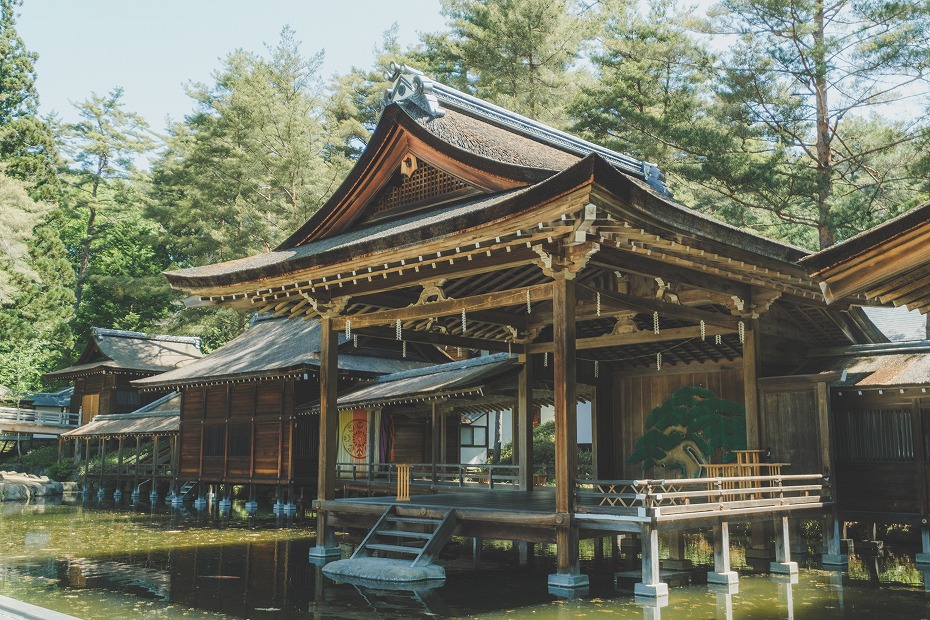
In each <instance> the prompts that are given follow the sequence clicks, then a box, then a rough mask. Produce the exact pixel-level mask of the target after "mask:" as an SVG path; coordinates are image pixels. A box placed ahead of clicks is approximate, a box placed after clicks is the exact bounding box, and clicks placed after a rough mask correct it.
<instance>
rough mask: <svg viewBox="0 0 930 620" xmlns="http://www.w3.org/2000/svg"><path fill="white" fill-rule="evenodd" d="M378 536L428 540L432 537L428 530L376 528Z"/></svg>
mask: <svg viewBox="0 0 930 620" xmlns="http://www.w3.org/2000/svg"><path fill="white" fill-rule="evenodd" d="M375 534H377V535H378V536H397V537H400V538H421V539H423V540H428V539H430V538H432V537H433V534H432V533H430V532H408V531H407V530H378V531H377V532H375Z"/></svg>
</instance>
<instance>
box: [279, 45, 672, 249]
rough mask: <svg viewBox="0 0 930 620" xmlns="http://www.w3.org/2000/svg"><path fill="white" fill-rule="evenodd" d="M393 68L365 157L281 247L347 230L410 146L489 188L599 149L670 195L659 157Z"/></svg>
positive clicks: (539, 174)
mask: <svg viewBox="0 0 930 620" xmlns="http://www.w3.org/2000/svg"><path fill="white" fill-rule="evenodd" d="M391 70H392V72H393V75H392V77H391V80H392V82H393V87H392V89H391V90H390V91H389V93H388V94H387V96H386V97H385V100H384V105H385V109H384V111H383V113H382V115H381V118H380V119H379V122H378V126H377V127H376V128H375V131H374V133H373V134H372V137H371V139H370V140H369V142H368V145H367V146H366V149H365V152H364V153H363V154H362V157H361V158H360V159H359V161H358V163H357V164H356V165H355V166H354V167H353V169H352V171H351V172H350V173H349V175H348V176H347V177H346V179H345V180H344V181H343V183H342V184H341V185H340V187H339V188H338V189H337V190H336V192H335V193H334V194H333V196H332V197H331V198H330V199H329V200H328V201H327V202H326V204H324V205H323V206H322V207H321V208H320V210H319V211H318V212H317V213H316V214H314V215H313V217H311V218H310V220H309V221H308V222H307V223H306V224H305V225H304V226H302V227H301V228H300V229H299V230H297V231H296V232H295V233H294V234H293V235H291V236H290V237H289V238H288V239H287V240H286V241H285V242H284V243H282V244H281V246H280V247H279V248H278V249H288V248H294V247H297V246H299V245H302V244H304V243H307V242H309V241H313V240H316V239H321V238H325V237H328V236H331V235H337V234H339V233H341V232H343V231H345V230H346V229H347V228H348V227H349V226H351V225H352V223H354V222H356V221H358V220H359V218H360V217H361V216H362V213H363V208H364V207H365V202H366V200H368V199H370V198H371V197H372V196H373V195H374V194H376V193H377V192H378V191H379V190H380V189H382V188H383V187H384V186H385V185H386V184H387V183H388V182H389V180H390V173H391V172H393V171H394V170H395V169H396V168H397V164H398V163H399V162H400V161H401V160H402V159H403V158H404V157H406V156H407V154H408V153H410V154H413V155H414V156H416V157H419V158H423V159H424V160H426V161H429V162H432V163H437V162H439V163H440V165H441V164H442V163H444V164H445V165H446V167H447V172H449V173H451V174H453V175H455V176H458V177H459V178H461V180H463V181H465V182H466V183H469V184H471V185H473V186H476V187H477V188H480V189H482V190H484V191H486V192H489V193H493V192H495V191H500V190H503V189H510V188H514V187H519V186H522V185H526V184H530V183H534V182H538V181H540V180H542V179H544V178H546V177H547V176H550V175H552V174H554V173H556V172H559V171H562V170H565V169H567V168H569V167H571V166H573V165H574V164H576V163H577V162H578V161H579V160H580V159H583V158H584V157H587V156H588V155H590V154H592V153H596V154H598V155H599V156H601V157H602V158H603V159H604V160H605V161H606V162H608V163H609V164H610V165H611V166H614V167H615V168H616V169H617V170H620V171H622V172H625V173H627V174H630V175H632V176H634V177H637V178H640V179H642V180H644V181H645V182H646V183H648V184H650V185H651V186H652V187H653V188H655V189H657V190H658V191H660V192H661V193H664V194H667V191H666V189H665V185H664V184H663V182H662V174H661V173H660V172H659V170H658V168H656V166H655V165H653V164H650V163H647V162H643V161H640V160H637V159H635V158H633V157H630V156H628V155H624V154H621V153H617V152H615V151H612V150H610V149H607V148H604V147H602V146H599V145H596V144H594V143H592V142H588V141H587V140H583V139H581V138H579V137H577V136H573V135H571V134H568V133H566V132H563V131H560V130H558V129H555V128H553V127H549V126H548V125H545V124H543V123H540V122H538V121H536V120H533V119H531V118H527V117H525V116H522V115H520V114H516V113H515V112H511V111H510V110H507V109H504V108H501V107H499V106H496V105H494V104H492V103H489V102H487V101H483V100H481V99H478V98H476V97H472V96H471V95H468V94H466V93H463V92H461V91H459V90H456V89H454V88H451V87H449V86H446V85H444V84H440V83H438V82H434V81H432V80H431V79H429V78H428V77H426V76H425V75H423V74H422V73H421V72H419V71H416V70H414V69H411V68H408V67H406V66H404V65H396V64H394V63H392V64H391ZM452 162H454V163H452ZM450 163H452V165H451V166H450V165H449V164H450Z"/></svg>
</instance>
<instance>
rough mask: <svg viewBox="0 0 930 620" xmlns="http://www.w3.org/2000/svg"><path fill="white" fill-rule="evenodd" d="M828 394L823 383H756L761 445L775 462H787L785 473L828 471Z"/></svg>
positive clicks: (829, 454)
mask: <svg viewBox="0 0 930 620" xmlns="http://www.w3.org/2000/svg"><path fill="white" fill-rule="evenodd" d="M828 411H829V395H828V392H827V388H826V386H825V384H823V383H810V382H801V383H795V384H791V383H784V382H782V383H779V384H766V382H765V380H763V381H762V382H760V389H759V426H760V429H759V430H760V435H761V445H762V447H763V448H768V449H770V450H771V451H772V460H773V461H774V462H776V463H790V464H791V466H790V467H789V468H787V469H785V473H788V474H811V473H826V472H827V471H828V470H829V469H830V457H831V452H830V427H829V418H828Z"/></svg>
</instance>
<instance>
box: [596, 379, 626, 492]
mask: <svg viewBox="0 0 930 620" xmlns="http://www.w3.org/2000/svg"><path fill="white" fill-rule="evenodd" d="M604 366H605V365H604V364H601V368H600V375H601V376H600V377H599V378H598V379H597V385H596V386H595V389H594V403H593V404H592V409H593V410H592V412H591V413H592V414H593V415H592V422H593V424H592V427H593V428H592V429H591V430H592V433H593V441H594V444H595V448H596V449H595V450H594V454H593V457H594V478H595V479H600V480H616V479H617V478H622V477H623V476H622V475H621V472H620V467H619V466H618V463H622V462H623V461H622V458H621V457H620V455H619V451H620V449H621V446H622V445H623V444H622V442H620V441H619V438H618V437H617V428H616V427H615V425H614V406H613V402H614V400H613V396H614V395H613V377H611V376H610V372H609V370H608V369H606V368H604ZM618 422H619V420H618Z"/></svg>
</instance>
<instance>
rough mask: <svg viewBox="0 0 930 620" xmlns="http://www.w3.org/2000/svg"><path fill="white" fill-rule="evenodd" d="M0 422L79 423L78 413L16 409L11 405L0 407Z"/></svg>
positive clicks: (66, 424)
mask: <svg viewBox="0 0 930 620" xmlns="http://www.w3.org/2000/svg"><path fill="white" fill-rule="evenodd" d="M0 422H18V423H20V424H35V425H37V426H54V427H59V428H60V427H65V428H76V427H78V426H79V425H80V423H81V416H80V414H78V413H71V412H68V411H65V412H61V413H59V412H54V411H36V410H35V409H17V408H13V407H0Z"/></svg>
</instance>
